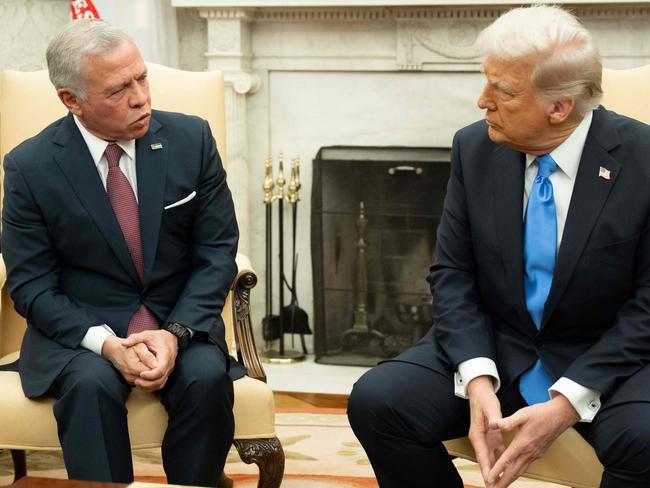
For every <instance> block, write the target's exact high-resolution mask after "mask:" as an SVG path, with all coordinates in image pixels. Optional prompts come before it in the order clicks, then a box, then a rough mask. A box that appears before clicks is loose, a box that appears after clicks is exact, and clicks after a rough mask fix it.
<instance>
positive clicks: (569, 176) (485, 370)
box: [454, 112, 600, 422]
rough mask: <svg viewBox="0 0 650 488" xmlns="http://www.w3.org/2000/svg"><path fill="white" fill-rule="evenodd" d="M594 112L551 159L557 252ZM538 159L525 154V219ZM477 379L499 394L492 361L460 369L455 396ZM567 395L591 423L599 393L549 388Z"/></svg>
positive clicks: (567, 386)
mask: <svg viewBox="0 0 650 488" xmlns="http://www.w3.org/2000/svg"><path fill="white" fill-rule="evenodd" d="M592 118H593V112H588V113H587V115H585V117H584V118H583V119H582V122H580V124H579V125H578V127H576V129H575V130H574V131H573V133H572V134H571V135H570V136H569V137H568V139H567V140H566V141H564V142H563V143H562V144H560V145H559V146H558V147H557V148H555V149H554V150H553V151H551V153H550V155H551V157H552V158H553V160H554V161H555V162H556V163H557V165H558V169H557V170H556V171H555V172H553V174H551V176H550V177H549V179H550V180H551V183H552V184H553V196H554V199H555V211H556V215H557V249H558V251H559V249H560V244H561V242H562V234H563V232H564V225H565V223H566V218H567V214H568V213H569V204H570V202H571V195H572V193H573V185H574V183H575V179H576V175H577V173H578V166H579V164H580V157H581V156H582V150H583V148H584V145H585V141H586V139H587V133H588V132H589V127H590V126H591V120H592ZM535 158H536V156H533V155H531V154H526V171H525V173H524V217H525V215H526V205H527V203H528V195H529V193H530V190H531V188H532V186H533V182H534V180H535V177H536V176H537V165H535V164H533V163H534V161H535ZM478 376H491V377H492V378H493V383H494V388H495V391H497V390H498V389H499V387H500V385H501V381H500V379H499V373H498V371H497V366H496V364H495V362H494V361H493V360H491V359H489V358H473V359H469V360H467V361H463V362H462V363H460V364H459V365H458V371H457V372H456V373H455V374H454V383H455V389H454V390H455V394H456V395H457V396H459V397H461V398H467V385H468V384H469V382H470V381H472V380H473V379H474V378H476V377H478ZM558 394H562V395H564V396H565V397H566V398H567V399H568V400H569V402H571V405H573V408H575V409H576V411H577V412H578V414H579V415H580V421H581V422H591V421H592V420H593V418H594V417H595V416H596V413H598V410H599V409H600V392H599V391H597V390H592V389H590V388H586V387H584V386H582V385H580V384H578V383H576V382H575V381H573V380H570V379H569V378H565V377H562V378H560V379H559V380H557V381H556V382H555V383H554V384H553V385H552V386H551V387H550V388H549V397H550V398H553V397H555V396H556V395H558Z"/></svg>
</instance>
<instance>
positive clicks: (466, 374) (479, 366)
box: [454, 358, 501, 398]
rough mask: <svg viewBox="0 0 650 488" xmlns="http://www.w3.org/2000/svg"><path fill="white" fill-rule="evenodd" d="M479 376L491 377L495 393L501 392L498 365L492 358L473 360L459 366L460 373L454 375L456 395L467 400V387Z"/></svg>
mask: <svg viewBox="0 0 650 488" xmlns="http://www.w3.org/2000/svg"><path fill="white" fill-rule="evenodd" d="M479 376H491V377H492V384H493V385H494V392H495V393H496V392H497V391H499V388H500V387H501V380H500V379H499V372H498V371H497V365H496V363H495V362H494V361H492V360H491V359H490V358H472V359H468V360H467V361H463V362H462V363H460V364H459V365H458V371H456V372H455V373H454V394H455V395H456V396H458V397H460V398H467V385H469V383H470V381H472V380H473V379H474V378H477V377H479Z"/></svg>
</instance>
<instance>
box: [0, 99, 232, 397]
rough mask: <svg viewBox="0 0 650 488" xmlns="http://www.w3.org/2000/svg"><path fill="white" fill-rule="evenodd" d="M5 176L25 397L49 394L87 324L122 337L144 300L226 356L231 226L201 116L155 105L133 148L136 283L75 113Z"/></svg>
mask: <svg viewBox="0 0 650 488" xmlns="http://www.w3.org/2000/svg"><path fill="white" fill-rule="evenodd" d="M155 144H160V145H162V147H161V148H159V149H155V148H156V147H159V146H155ZM152 145H154V146H152ZM4 171H5V177H4V209H3V232H2V251H3V257H4V260H5V263H6V265H7V270H8V284H9V289H10V291H11V297H12V298H13V300H14V303H15V306H16V309H17V310H18V312H19V313H20V314H21V315H23V316H24V317H26V318H27V323H28V327H27V331H26V333H25V337H24V339H23V343H22V347H21V356H20V363H19V371H20V377H21V381H22V385H23V389H24V391H25V394H26V395H27V396H29V397H36V396H39V395H42V394H44V393H45V392H46V391H47V389H48V388H49V387H50V385H51V384H52V382H53V381H54V379H55V378H56V376H57V375H58V374H59V373H60V371H61V370H62V369H63V367H64V366H65V365H66V364H67V363H68V362H69V361H70V360H71V359H72V358H73V357H74V356H75V355H77V354H79V353H80V352H81V351H82V350H83V349H82V348H81V346H80V343H81V340H82V339H83V337H84V336H85V334H86V332H87V330H88V328H89V327H92V326H95V325H100V324H104V323H105V324H108V325H109V326H110V327H111V328H112V329H113V330H114V331H115V332H116V334H117V335H118V336H122V337H124V336H125V335H126V331H127V327H128V323H129V318H130V317H131V315H132V314H133V312H134V311H135V310H136V309H137V308H138V307H139V305H140V304H141V303H144V304H145V305H146V306H147V307H148V308H149V309H150V310H151V311H152V312H153V313H154V315H155V316H156V317H157V318H158V319H159V320H160V321H161V322H165V321H170V322H178V323H181V324H184V325H186V326H188V327H190V328H191V329H193V330H194V331H196V332H198V333H202V334H201V335H204V337H205V338H206V340H209V341H210V342H212V343H214V344H215V347H219V348H221V350H222V351H223V352H224V354H226V355H227V347H226V344H225V340H224V324H223V321H222V319H221V310H222V307H223V304H224V301H225V299H226V296H227V294H228V291H229V289H230V286H231V284H232V282H233V279H234V277H235V275H236V273H237V266H236V264H235V255H236V251H237V241H238V229H237V222H236V219H235V212H234V208H233V203H232V198H231V194H230V190H229V189H228V186H227V184H226V173H225V171H224V168H223V166H222V164H221V159H220V157H219V154H218V152H217V148H216V145H215V141H214V138H213V137H212V134H211V132H210V128H209V125H208V123H207V122H206V121H204V120H202V119H199V118H197V117H190V116H186V115H182V114H176V113H169V112H160V111H156V110H154V111H153V113H152V117H151V121H150V125H149V131H148V132H147V134H146V135H144V136H143V137H142V138H140V139H138V140H137V141H136V172H137V182H138V183H137V184H138V192H137V194H138V202H139V209H140V227H141V236H142V247H143V254H144V283H140V281H139V278H138V275H137V272H136V269H135V266H134V264H133V261H132V259H131V256H130V254H129V251H128V249H127V247H126V243H125V241H124V237H123V235H122V232H121V230H120V227H119V224H118V222H117V219H116V217H115V214H114V212H113V209H112V207H111V204H110V202H109V200H108V195H107V193H106V190H105V189H104V186H103V185H102V182H101V179H100V176H99V174H98V172H97V169H96V167H95V164H94V162H93V160H92V157H91V155H90V152H89V151H88V148H87V146H86V144H85V142H84V140H83V138H82V136H81V133H80V132H79V130H78V129H77V127H76V125H75V123H74V120H73V118H72V115H70V114H69V115H68V116H67V117H65V118H63V119H60V120H58V121H56V122H54V123H53V124H51V125H50V126H49V127H47V128H46V129H44V130H43V131H42V132H41V133H40V134H38V135H37V136H35V137H33V138H31V139H29V140H27V141H25V142H23V143H22V144H20V145H19V146H18V147H16V148H15V149H14V150H13V151H11V152H10V153H9V154H8V155H7V156H6V158H5V161H4ZM193 191H196V197H195V198H193V199H191V200H189V201H188V202H187V203H184V204H182V205H178V206H175V207H173V208H170V209H168V210H164V207H166V206H167V205H169V204H171V203H174V202H177V201H179V200H181V199H183V198H184V197H187V196H188V195H190V194H191V193H192V192H193ZM242 374H243V370H242V368H241V367H240V366H239V365H237V364H235V365H234V367H233V368H231V376H234V377H235V378H236V377H239V376H241V375H242Z"/></svg>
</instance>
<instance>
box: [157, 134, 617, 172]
mask: <svg viewBox="0 0 650 488" xmlns="http://www.w3.org/2000/svg"><path fill="white" fill-rule="evenodd" d="M149 147H151V150H152V151H156V150H158V149H162V144H161V143H160V142H156V143H154V144H152V145H151V146H149ZM600 169H601V170H602V169H603V168H600ZM608 179H609V178H608Z"/></svg>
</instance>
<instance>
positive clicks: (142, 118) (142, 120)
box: [133, 113, 151, 124]
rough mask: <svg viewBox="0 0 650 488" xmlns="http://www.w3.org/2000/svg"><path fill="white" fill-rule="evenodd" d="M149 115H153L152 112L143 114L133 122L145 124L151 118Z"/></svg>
mask: <svg viewBox="0 0 650 488" xmlns="http://www.w3.org/2000/svg"><path fill="white" fill-rule="evenodd" d="M149 117H151V114H150V113H146V114H143V115H141V116H140V117H139V118H137V119H136V120H135V121H134V122H133V123H134V124H144V123H145V122H146V121H147V120H149Z"/></svg>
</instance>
